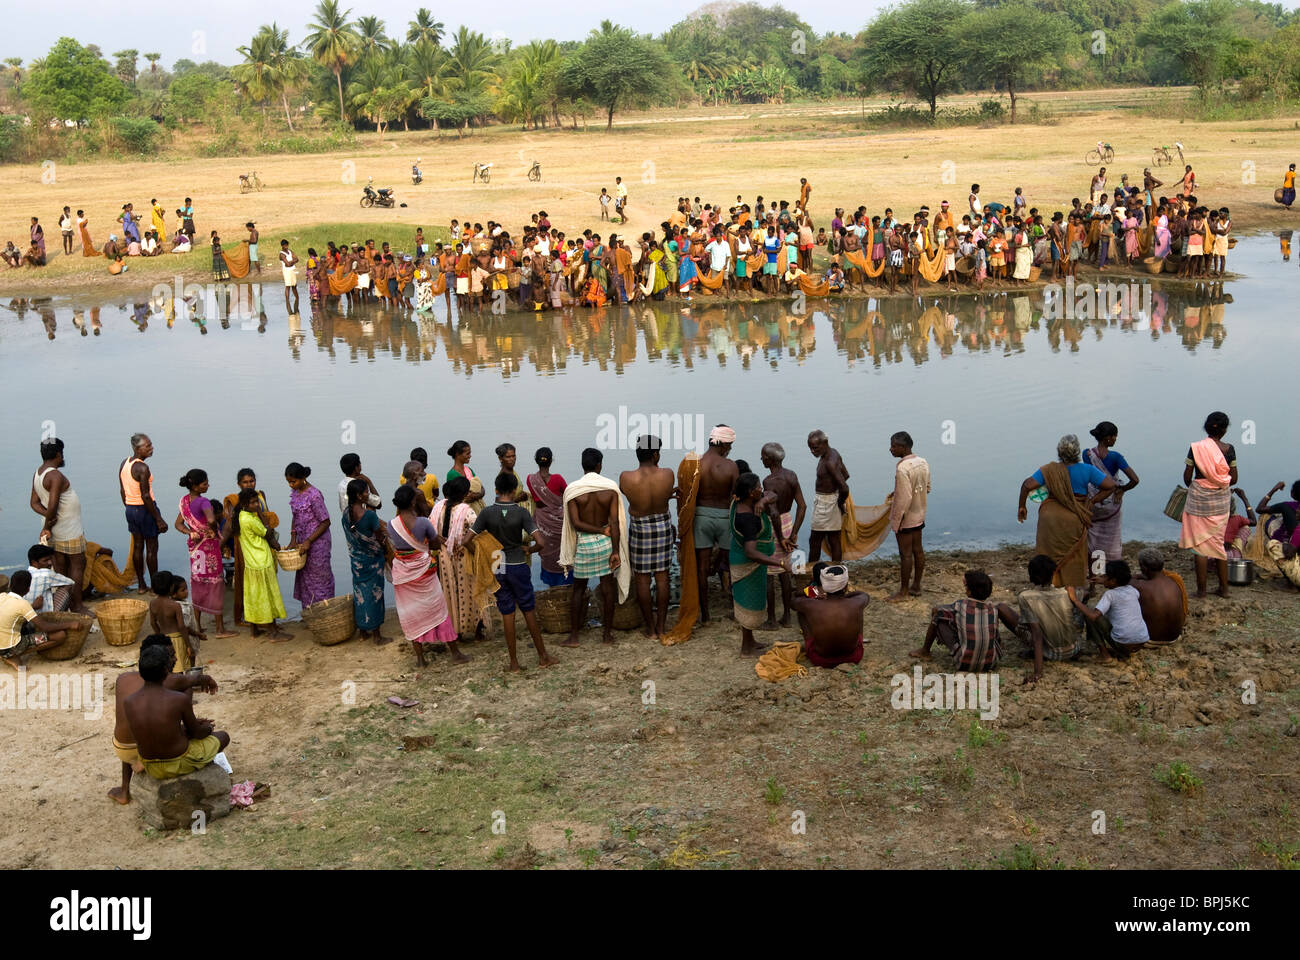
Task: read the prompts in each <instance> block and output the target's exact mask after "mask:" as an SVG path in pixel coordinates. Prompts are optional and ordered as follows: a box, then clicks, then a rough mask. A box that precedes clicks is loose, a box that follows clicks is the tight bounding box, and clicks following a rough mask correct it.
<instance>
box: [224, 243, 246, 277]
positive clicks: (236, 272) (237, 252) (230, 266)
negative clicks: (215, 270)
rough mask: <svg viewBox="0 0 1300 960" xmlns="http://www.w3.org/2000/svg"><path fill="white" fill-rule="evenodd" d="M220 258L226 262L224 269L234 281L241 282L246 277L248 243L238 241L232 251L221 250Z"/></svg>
mask: <svg viewBox="0 0 1300 960" xmlns="http://www.w3.org/2000/svg"><path fill="white" fill-rule="evenodd" d="M221 256H222V257H223V258H224V259H225V261H226V269H227V270H229V271H230V276H231V277H232V278H234V279H235V280H242V279H244V277H246V276H248V266H249V264H248V241H247V240H240V241H239V243H238V244H237V245H236V246H235V249H234V250H227V249H226V248H224V247H223V248H222V250H221Z"/></svg>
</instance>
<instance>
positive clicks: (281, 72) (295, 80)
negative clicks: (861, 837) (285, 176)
mask: <svg viewBox="0 0 1300 960" xmlns="http://www.w3.org/2000/svg"><path fill="white" fill-rule="evenodd" d="M262 29H263V30H264V31H266V32H267V33H268V34H269V36H270V43H271V49H272V64H273V65H274V67H275V81H276V86H277V87H278V88H279V92H280V104H281V105H282V106H283V107H284V122H285V123H286V124H288V125H289V130H290V131H292V130H293V116H292V115H291V114H290V113H289V90H290V89H291V88H293V87H297V86H299V85H300V84H302V83H304V82H305V81H306V80H307V74H308V69H307V61H306V59H305V58H304V57H303V55H302V54H301V53H300V52H299V50H298V46H297V44H291V43H290V42H289V31H288V30H281V29H280V28H279V26H278V25H277V24H276V23H275V22H274V21H272V23H271V25H270V26H263V27H262Z"/></svg>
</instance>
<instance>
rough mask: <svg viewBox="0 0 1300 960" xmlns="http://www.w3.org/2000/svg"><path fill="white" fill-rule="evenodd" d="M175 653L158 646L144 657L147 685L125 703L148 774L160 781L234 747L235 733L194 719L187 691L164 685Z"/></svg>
mask: <svg viewBox="0 0 1300 960" xmlns="http://www.w3.org/2000/svg"><path fill="white" fill-rule="evenodd" d="M175 660H176V651H175V650H173V649H172V646H171V641H170V640H169V641H168V642H167V646H154V647H150V648H149V649H148V650H145V651H143V652H142V653H141V654H140V679H142V680H143V681H144V684H143V685H142V686H141V687H140V689H139V690H137V691H136V692H135V693H133V694H131V696H129V697H127V698H126V699H125V700H124V701H123V702H122V710H123V712H124V713H125V714H126V722H127V724H128V725H129V726H130V729H131V736H132V738H133V739H134V740H135V743H136V745H137V749H138V750H139V753H140V762H141V763H142V764H144V769H145V771H146V772H147V773H148V774H149V775H150V776H151V777H153V778H154V779H156V780H169V779H172V778H174V777H183V776H185V775H186V774H189V773H193V772H194V771H195V770H200V769H202V768H203V767H206V766H207V765H208V764H210V763H211V762H212V761H213V759H215V758H216V756H217V754H218V753H220V752H221V751H222V750H224V749H226V747H227V746H229V744H230V734H228V733H226V731H224V730H213V729H212V721H211V720H200V719H198V718H197V717H195V716H194V704H193V703H192V702H191V697H190V694H189V692H188V691H186V692H184V693H182V692H181V691H179V690H171V689H168V688H167V687H165V686H163V683H164V681H165V680H166V679H167V677H168V675H169V674H170V673H171V672H172V664H173V663H175Z"/></svg>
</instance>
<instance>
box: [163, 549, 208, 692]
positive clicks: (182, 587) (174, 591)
mask: <svg viewBox="0 0 1300 960" xmlns="http://www.w3.org/2000/svg"><path fill="white" fill-rule="evenodd" d="M153 592H154V593H156V594H157V596H156V597H154V598H153V599H152V600H150V601H149V619H150V621H151V622H152V623H153V630H154V633H165V634H166V635H167V636H168V637H169V638H170V639H171V642H172V646H173V647H175V648H176V664H175V667H174V669H175V670H176V672H178V673H184V672H185V671H187V670H189V669H190V667H192V666H194V661H195V660H197V659H198V656H199V641H201V640H202V641H206V640H207V639H208V638H207V635H206V634H203V633H200V632H199V631H197V630H193V629H191V628H190V625H189V624H188V623H186V622H185V611H184V609H183V608H182V607H181V601H182V600H186V599H188V598H189V595H190V588H189V585H188V584H187V583H186V582H185V578H184V577H177V576H174V575H173V574H172V573H170V572H169V571H167V570H159V571H158V573H157V575H156V576H155V577H154V579H153Z"/></svg>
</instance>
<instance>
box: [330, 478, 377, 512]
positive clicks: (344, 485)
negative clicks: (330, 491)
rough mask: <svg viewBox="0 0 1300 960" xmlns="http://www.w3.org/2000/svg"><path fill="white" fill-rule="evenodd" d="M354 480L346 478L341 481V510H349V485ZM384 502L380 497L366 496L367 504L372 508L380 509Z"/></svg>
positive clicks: (369, 494) (371, 494)
mask: <svg viewBox="0 0 1300 960" xmlns="http://www.w3.org/2000/svg"><path fill="white" fill-rule="evenodd" d="M353 479H354V478H353V477H344V478H343V479H342V480H340V481H339V509H340V510H346V509H347V508H348V484H349V483H351V482H352V481H353ZM383 502H384V501H383V500H381V499H379V497H378V496H377V495H375V494H373V493H367V494H366V503H367V504H368V505H370V506H371V507H378V506H379V505H380V504H382V503H383Z"/></svg>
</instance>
